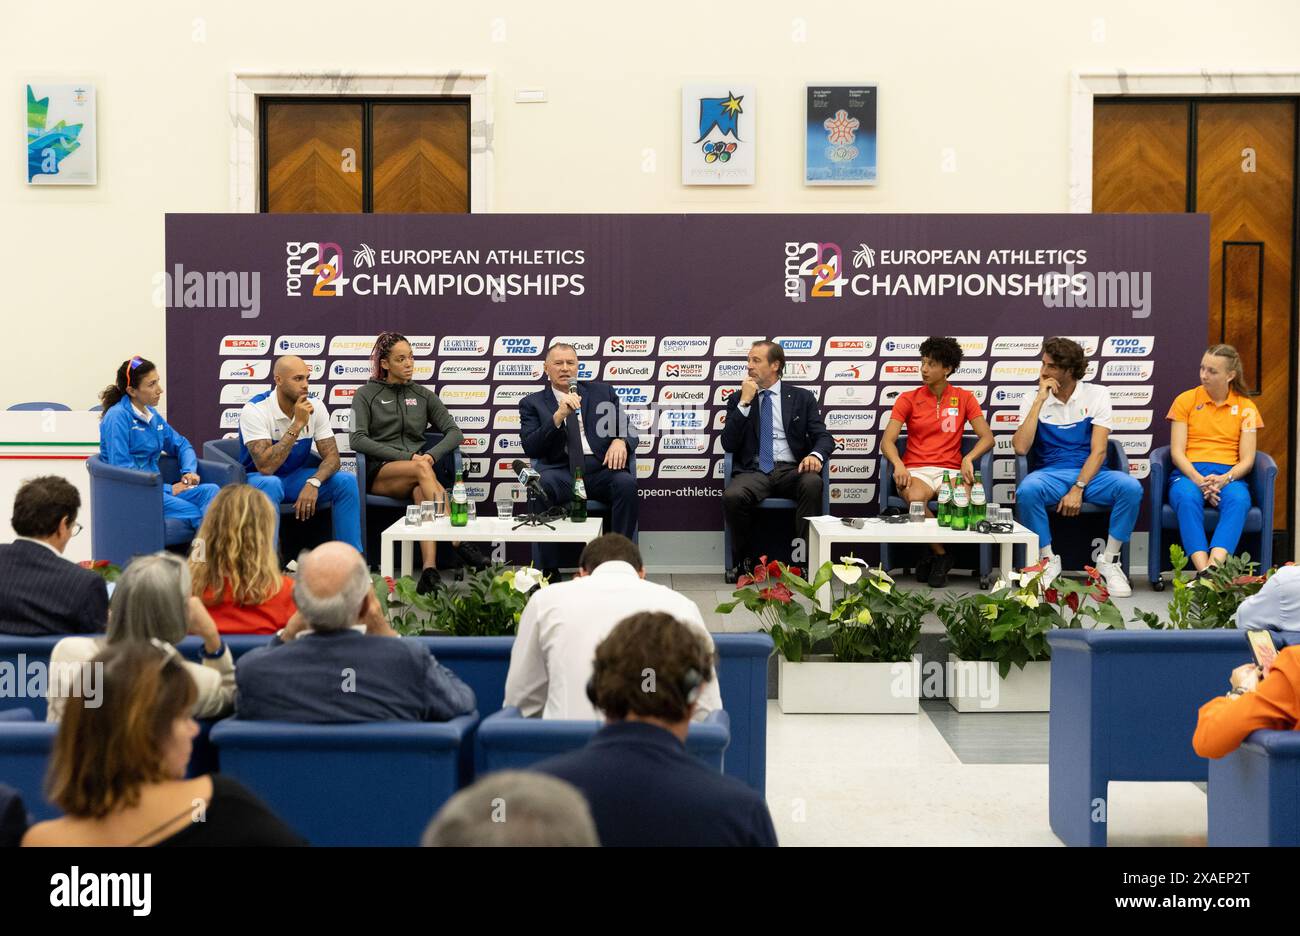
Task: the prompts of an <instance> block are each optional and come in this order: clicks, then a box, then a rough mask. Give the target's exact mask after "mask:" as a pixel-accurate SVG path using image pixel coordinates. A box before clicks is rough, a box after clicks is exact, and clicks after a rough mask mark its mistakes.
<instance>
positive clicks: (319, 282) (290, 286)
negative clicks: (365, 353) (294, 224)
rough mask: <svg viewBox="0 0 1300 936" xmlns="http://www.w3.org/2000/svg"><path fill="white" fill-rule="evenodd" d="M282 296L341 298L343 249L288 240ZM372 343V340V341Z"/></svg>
mask: <svg viewBox="0 0 1300 936" xmlns="http://www.w3.org/2000/svg"><path fill="white" fill-rule="evenodd" d="M284 253H285V295H287V296H295V297H296V296H302V295H304V293H305V294H306V295H308V296H316V297H325V298H335V299H337V298H338V297H339V296H342V295H343V289H344V287H345V286H346V285H347V283H348V279H347V277H346V276H344V275H343V248H342V247H340V246H339V245H338V244H336V243H334V242H332V241H287V242H286V243H285V245H284ZM372 340H373V339H372Z"/></svg>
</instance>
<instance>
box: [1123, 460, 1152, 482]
mask: <svg viewBox="0 0 1300 936" xmlns="http://www.w3.org/2000/svg"><path fill="white" fill-rule="evenodd" d="M1128 473H1129V477H1132V478H1137V479H1138V480H1139V481H1141V480H1142V479H1143V478H1145V477H1147V476H1148V475H1150V474H1151V459H1149V458H1130V459H1129V460H1128Z"/></svg>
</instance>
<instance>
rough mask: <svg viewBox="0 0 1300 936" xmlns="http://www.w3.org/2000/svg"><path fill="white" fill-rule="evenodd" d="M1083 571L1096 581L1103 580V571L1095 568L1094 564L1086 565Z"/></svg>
mask: <svg viewBox="0 0 1300 936" xmlns="http://www.w3.org/2000/svg"><path fill="white" fill-rule="evenodd" d="M1083 571H1085V572H1087V573H1088V578H1090V579H1092V580H1093V581H1094V582H1100V581H1101V573H1100V572H1098V571H1097V570H1096V569H1094V568H1093V567H1092V566H1090V565H1086V566H1084V567H1083Z"/></svg>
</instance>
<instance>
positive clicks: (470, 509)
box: [465, 500, 478, 520]
mask: <svg viewBox="0 0 1300 936" xmlns="http://www.w3.org/2000/svg"><path fill="white" fill-rule="evenodd" d="M465 514H466V517H465V519H467V520H477V519H478V505H477V504H476V503H475V502H474V501H472V500H471V501H467V502H466V504H465Z"/></svg>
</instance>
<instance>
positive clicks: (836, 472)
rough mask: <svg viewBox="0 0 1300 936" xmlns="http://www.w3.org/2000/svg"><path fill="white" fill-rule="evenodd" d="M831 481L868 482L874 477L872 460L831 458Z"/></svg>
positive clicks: (874, 463)
mask: <svg viewBox="0 0 1300 936" xmlns="http://www.w3.org/2000/svg"><path fill="white" fill-rule="evenodd" d="M830 473H831V480H832V481H835V480H841V481H870V480H871V479H872V478H874V477H875V476H876V460H875V459H874V458H832V459H831V468H830Z"/></svg>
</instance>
